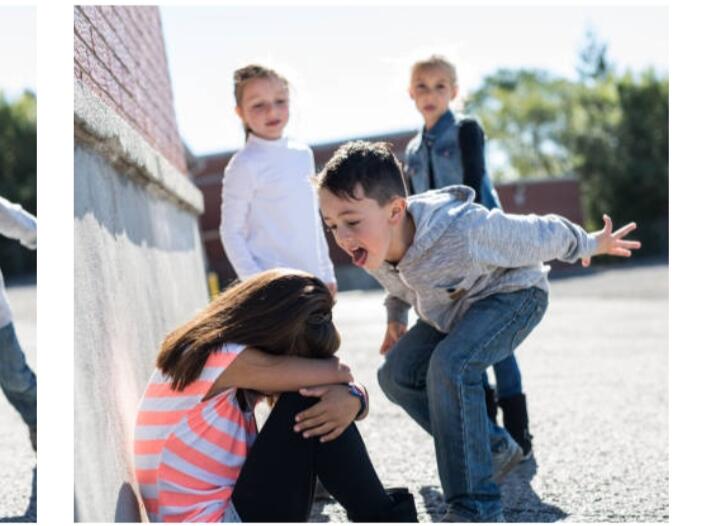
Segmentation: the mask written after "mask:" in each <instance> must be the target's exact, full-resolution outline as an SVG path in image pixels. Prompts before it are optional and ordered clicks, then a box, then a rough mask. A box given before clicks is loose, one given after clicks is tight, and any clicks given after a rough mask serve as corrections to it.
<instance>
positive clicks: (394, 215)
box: [389, 197, 407, 224]
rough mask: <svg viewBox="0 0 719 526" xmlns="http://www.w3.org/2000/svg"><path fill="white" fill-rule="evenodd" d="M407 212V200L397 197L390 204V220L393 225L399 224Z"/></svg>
mask: <svg viewBox="0 0 719 526" xmlns="http://www.w3.org/2000/svg"><path fill="white" fill-rule="evenodd" d="M406 210H407V200H406V199H405V198H404V197H395V198H394V199H393V200H392V202H391V203H390V215H389V220H390V222H391V223H392V224H397V223H399V222H400V221H401V219H402V218H403V217H404V213H405V211H406Z"/></svg>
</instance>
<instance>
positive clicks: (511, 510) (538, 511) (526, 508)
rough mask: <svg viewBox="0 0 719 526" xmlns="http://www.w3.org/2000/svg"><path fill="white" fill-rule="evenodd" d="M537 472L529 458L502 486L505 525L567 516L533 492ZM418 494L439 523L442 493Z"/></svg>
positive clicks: (432, 490) (428, 490)
mask: <svg viewBox="0 0 719 526" xmlns="http://www.w3.org/2000/svg"><path fill="white" fill-rule="evenodd" d="M536 473H537V462H536V460H535V459H534V458H531V459H529V460H527V461H526V462H523V463H522V464H520V465H519V466H517V467H516V468H515V469H514V470H513V471H512V472H511V473H510V474H509V475H508V476H507V478H506V479H505V481H504V483H503V484H502V486H501V489H502V504H503V507H504V516H505V518H506V519H507V522H556V521H559V520H562V519H564V518H566V517H567V516H568V515H567V513H565V512H564V510H562V509H561V508H559V507H557V506H554V505H552V504H547V503H546V502H543V501H542V499H541V498H539V495H537V494H536V493H535V492H534V490H533V489H532V486H531V484H530V482H531V480H532V478H534V475H535V474H536ZM419 493H420V495H421V496H422V499H423V500H424V507H425V510H426V511H427V514H429V516H430V519H431V521H432V522H438V521H439V519H441V518H442V515H443V514H444V511H445V509H446V505H445V503H444V496H443V495H442V492H441V491H439V490H438V488H437V487H436V486H423V487H422V488H421V489H420V490H419Z"/></svg>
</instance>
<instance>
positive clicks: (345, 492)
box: [232, 393, 392, 522]
mask: <svg viewBox="0 0 719 526" xmlns="http://www.w3.org/2000/svg"><path fill="white" fill-rule="evenodd" d="M316 402H317V399H316V398H307V397H304V396H302V395H300V394H298V393H283V394H282V395H281V396H280V398H279V400H278V401H277V403H276V404H275V406H274V408H273V409H272V412H271V413H270V416H269V418H268V419H267V422H266V423H265V425H264V426H263V427H262V430H261V431H260V433H259V434H258V436H257V439H256V440H255V443H254V444H253V446H252V448H251V449H250V454H249V455H248V457H247V460H246V461H245V464H244V466H243V467H242V471H241V473H240V477H239V479H238V480H237V484H236V485H235V489H234V491H233V493H232V502H233V504H234V505H235V509H236V510H237V512H238V513H239V515H240V517H241V518H242V521H243V522H305V521H307V520H308V519H309V516H310V512H311V509H312V498H313V493H314V487H315V481H316V478H317V477H319V478H320V480H321V481H322V484H323V485H324V487H325V488H327V491H329V492H330V493H331V494H332V495H333V496H334V497H335V498H336V499H337V501H338V502H339V503H340V504H341V505H342V506H344V508H345V509H346V510H347V513H348V514H349V515H350V516H352V518H353V519H354V520H355V521H357V522H372V521H377V520H380V518H381V515H382V514H383V513H384V512H385V511H386V510H387V509H389V508H390V506H391V505H392V500H391V499H390V498H389V497H388V496H387V494H386V493H385V490H384V488H383V487H382V483H381V482H380V480H379V478H378V477H377V473H376V472H375V470H374V467H373V466H372V462H371V461H370V458H369V456H368V454H367V449H366V448H365V445H364V442H363V441H362V437H361V436H360V434H359V431H358V430H357V427H356V426H355V425H354V424H352V425H350V426H349V427H348V428H347V429H346V430H345V431H344V433H342V434H341V435H340V436H339V437H338V438H336V439H335V440H332V441H330V442H325V443H322V442H320V441H319V439H318V438H303V437H302V434H301V433H296V432H295V431H294V430H293V429H292V427H293V426H294V424H295V415H296V414H297V413H299V412H301V411H303V410H305V409H307V408H308V407H310V406H312V405H313V404H315V403H316Z"/></svg>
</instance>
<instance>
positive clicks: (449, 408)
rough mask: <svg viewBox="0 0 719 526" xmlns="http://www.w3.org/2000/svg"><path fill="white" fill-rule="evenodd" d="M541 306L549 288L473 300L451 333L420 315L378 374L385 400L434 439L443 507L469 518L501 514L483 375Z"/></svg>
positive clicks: (522, 334)
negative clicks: (431, 323)
mask: <svg viewBox="0 0 719 526" xmlns="http://www.w3.org/2000/svg"><path fill="white" fill-rule="evenodd" d="M546 309H547V293H546V292H544V291H543V290H541V289H538V288H530V289H524V290H520V291H517V292H511V293H507V294H494V295H492V296H489V297H488V298H484V299H483V300H480V301H478V302H477V303H475V304H474V305H473V306H472V307H471V308H470V309H469V310H468V311H467V312H466V314H465V315H464V316H463V318H462V319H461V320H460V321H459V322H458V323H457V324H456V326H455V327H454V329H453V330H452V332H450V333H449V334H444V333H441V332H439V331H437V330H436V329H435V328H433V327H432V326H430V325H429V324H427V323H425V322H423V321H422V320H419V321H418V322H417V323H416V324H415V325H414V326H413V327H412V328H411V329H410V330H409V331H408V332H407V333H406V334H405V335H404V336H403V337H402V338H401V339H400V340H399V341H398V342H397V343H396V344H395V345H394V347H392V349H390V351H389V352H388V353H387V356H386V360H385V362H384V364H383V365H382V366H381V367H380V369H379V371H378V375H377V376H378V380H379V384H380V387H381V388H382V390H383V391H384V393H385V394H386V395H387V397H388V398H389V399H390V400H391V401H392V402H394V403H396V404H398V405H400V406H401V407H402V408H403V409H404V410H405V411H406V412H407V413H408V414H409V415H410V416H411V417H412V418H413V419H414V420H415V421H416V422H417V423H418V424H419V425H420V426H422V428H424V429H425V430H426V431H427V432H428V433H429V434H430V435H432V437H433V438H434V445H435V453H436V455H437V467H438V471H439V478H440V481H441V483H442V489H443V491H444V497H445V500H446V501H447V504H448V506H449V507H450V508H452V509H453V511H455V512H456V513H458V514H460V515H464V516H467V517H469V518H471V519H473V520H479V521H485V520H494V519H496V518H497V517H498V516H500V515H501V513H502V503H501V499H500V493H499V488H498V487H497V485H496V484H495V483H494V482H492V474H493V468H492V454H491V445H492V443H493V441H494V440H495V439H499V438H500V437H499V435H498V434H497V433H498V432H499V431H498V430H499V428H493V427H492V426H491V425H490V421H489V418H488V417H487V409H486V406H485V398H484V384H483V380H482V374H483V372H484V370H485V369H486V368H487V367H489V366H490V365H493V364H495V363H497V362H499V361H502V360H504V359H505V358H507V357H508V356H510V355H511V354H512V352H513V351H514V349H516V348H517V346H518V345H519V344H520V343H521V342H522V341H523V340H524V339H525V338H526V337H527V335H528V334H529V333H530V332H531V331H532V329H534V327H535V326H536V325H537V324H538V323H539V321H540V320H541V319H542V316H544V312H545V311H546ZM501 432H503V430H502V431H501Z"/></svg>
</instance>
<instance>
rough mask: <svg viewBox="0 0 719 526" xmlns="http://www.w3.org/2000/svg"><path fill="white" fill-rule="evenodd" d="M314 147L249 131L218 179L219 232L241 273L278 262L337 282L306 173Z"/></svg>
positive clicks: (311, 164) (310, 172)
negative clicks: (220, 181) (245, 140)
mask: <svg viewBox="0 0 719 526" xmlns="http://www.w3.org/2000/svg"><path fill="white" fill-rule="evenodd" d="M314 172H315V165H314V159H313V156H312V150H310V149H309V147H307V146H306V145H304V144H301V143H297V142H294V141H291V140H288V139H287V138H284V137H283V138H281V139H278V140H274V141H270V140H265V139H261V138H259V137H257V136H255V135H252V134H250V136H249V138H248V139H247V143H246V144H245V147H244V148H242V149H241V150H240V151H238V152H237V153H236V154H235V155H233V156H232V159H230V162H229V163H228V164H227V167H226V168H225V177H224V179H223V181H222V219H221V224H220V236H221V238H222V245H223V246H224V249H225V253H226V254H227V257H228V258H229V259H230V262H231V263H232V266H233V267H234V269H235V272H237V275H238V276H239V277H240V279H246V278H247V277H248V276H251V275H252V274H256V273H258V272H261V271H263V270H268V269H271V268H276V267H289V268H295V269H298V270H304V271H305V272H310V273H312V274H314V275H316V276H317V277H319V278H320V279H321V280H322V281H324V282H325V283H336V279H335V275H334V268H333V267H332V261H331V260H330V257H329V250H328V248H327V241H326V239H325V236H324V232H323V230H322V221H321V219H320V215H319V204H318V201H317V195H316V193H315V190H314V188H313V187H312V183H311V181H310V177H311V176H312V175H314Z"/></svg>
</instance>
